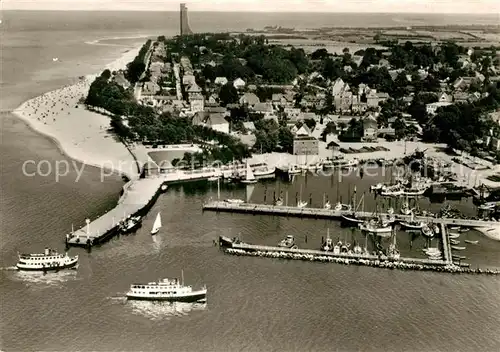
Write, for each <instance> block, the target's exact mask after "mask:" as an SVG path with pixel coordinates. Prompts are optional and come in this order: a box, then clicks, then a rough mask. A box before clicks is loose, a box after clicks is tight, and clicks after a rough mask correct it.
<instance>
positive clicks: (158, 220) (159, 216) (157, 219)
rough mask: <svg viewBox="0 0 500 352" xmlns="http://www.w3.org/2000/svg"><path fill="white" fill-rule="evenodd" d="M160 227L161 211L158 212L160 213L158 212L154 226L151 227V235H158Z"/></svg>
mask: <svg viewBox="0 0 500 352" xmlns="http://www.w3.org/2000/svg"><path fill="white" fill-rule="evenodd" d="M160 228H161V215H160V212H158V214H156V219H155V222H154V224H153V228H152V229H151V235H156V234H157V233H158V231H160Z"/></svg>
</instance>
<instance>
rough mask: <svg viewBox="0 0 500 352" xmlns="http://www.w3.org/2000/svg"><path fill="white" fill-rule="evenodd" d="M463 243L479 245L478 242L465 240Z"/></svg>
mask: <svg viewBox="0 0 500 352" xmlns="http://www.w3.org/2000/svg"><path fill="white" fill-rule="evenodd" d="M464 242H465V243H469V244H478V243H479V241H472V240H465V241H464Z"/></svg>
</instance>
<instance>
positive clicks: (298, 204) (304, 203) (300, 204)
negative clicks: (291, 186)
mask: <svg viewBox="0 0 500 352" xmlns="http://www.w3.org/2000/svg"><path fill="white" fill-rule="evenodd" d="M306 206H307V202H304V201H302V200H299V201H298V203H297V208H305V207H306Z"/></svg>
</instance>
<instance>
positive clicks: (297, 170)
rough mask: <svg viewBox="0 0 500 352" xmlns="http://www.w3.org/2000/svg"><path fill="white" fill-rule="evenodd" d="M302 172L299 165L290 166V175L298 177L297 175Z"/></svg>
mask: <svg viewBox="0 0 500 352" xmlns="http://www.w3.org/2000/svg"><path fill="white" fill-rule="evenodd" d="M301 172H302V170H301V169H300V167H299V166H298V165H297V164H290V165H289V166H288V174H289V175H297V174H300V173H301Z"/></svg>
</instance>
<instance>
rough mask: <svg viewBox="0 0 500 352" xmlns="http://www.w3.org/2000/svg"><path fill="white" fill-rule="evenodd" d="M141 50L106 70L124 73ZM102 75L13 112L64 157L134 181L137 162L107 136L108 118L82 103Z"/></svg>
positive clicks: (128, 53) (129, 51)
mask: <svg viewBox="0 0 500 352" xmlns="http://www.w3.org/2000/svg"><path fill="white" fill-rule="evenodd" d="M141 47H142V45H141V46H139V47H134V48H130V49H127V50H126V51H125V52H123V53H122V55H121V56H120V57H118V58H117V59H115V60H114V61H112V62H110V63H109V64H107V65H106V66H105V67H104V68H103V70H104V69H109V70H110V71H115V70H119V69H124V68H125V67H126V65H127V63H128V62H130V61H132V60H133V59H134V57H135V56H136V55H137V53H138V52H139V50H140V48H141ZM99 74H100V73H92V74H87V75H85V76H84V78H83V79H81V80H80V81H79V82H77V83H74V84H68V85H65V86H63V87H60V88H58V89H55V90H52V91H48V92H45V93H43V94H41V95H38V96H36V97H34V98H31V99H28V100H26V101H24V102H23V103H22V104H20V105H19V106H18V107H17V108H15V109H13V110H10V112H11V113H12V114H13V115H14V116H16V118H18V119H20V120H21V121H22V122H23V123H25V124H26V125H27V126H28V128H30V129H31V130H32V131H34V132H36V133H38V134H40V135H42V136H44V137H46V138H49V139H50V140H51V141H53V142H54V144H55V145H56V147H57V148H58V150H59V151H60V152H61V153H62V154H63V155H64V156H66V157H68V158H70V159H72V160H75V161H77V162H80V163H82V164H84V165H89V166H93V167H97V168H100V169H101V173H103V174H104V171H106V174H105V175H109V172H112V173H113V174H120V175H122V176H123V175H124V176H126V177H127V178H128V179H130V180H132V179H134V178H136V177H138V172H137V165H136V163H135V159H134V158H133V156H132V155H131V152H130V151H129V150H128V148H127V147H126V146H125V145H124V144H123V143H122V142H120V141H117V140H115V138H114V136H113V135H112V134H110V133H108V132H107V130H108V129H109V117H107V116H104V115H101V114H98V113H96V112H92V111H89V110H87V109H85V106H84V105H82V104H80V103H79V100H80V99H81V98H82V97H85V96H86V95H87V93H88V89H89V87H90V84H91V83H92V82H93V81H94V80H95V78H96V77H97V76H98V75H99ZM50 104H52V105H50ZM56 110H57V111H56Z"/></svg>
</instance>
